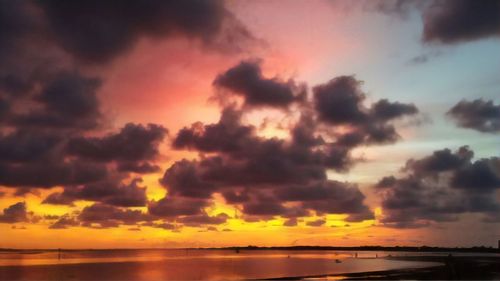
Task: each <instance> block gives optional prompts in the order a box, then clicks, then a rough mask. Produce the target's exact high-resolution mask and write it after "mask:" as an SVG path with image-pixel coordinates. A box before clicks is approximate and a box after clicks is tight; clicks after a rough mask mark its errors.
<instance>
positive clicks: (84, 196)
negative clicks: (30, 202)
mask: <svg viewBox="0 0 500 281" xmlns="http://www.w3.org/2000/svg"><path fill="white" fill-rule="evenodd" d="M141 181H142V180H141V179H134V180H132V181H131V183H130V184H128V185H125V184H123V183H121V182H119V181H117V180H111V179H108V180H105V181H101V182H95V183H89V184H86V185H81V186H68V187H65V189H64V191H63V192H57V193H52V194H50V195H49V196H48V197H47V198H45V200H44V201H43V203H46V204H58V205H61V204H62V205H71V204H73V202H74V201H77V200H87V201H96V202H102V203H106V204H109V205H113V206H119V207H141V206H145V205H146V202H147V197H146V187H140V186H139V183H140V182H141Z"/></svg>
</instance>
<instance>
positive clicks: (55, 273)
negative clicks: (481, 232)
mask: <svg viewBox="0 0 500 281" xmlns="http://www.w3.org/2000/svg"><path fill="white" fill-rule="evenodd" d="M354 255H355V253H353V252H346V251H337V252H335V251H275V250H258V251H256V250H254V251H245V250H242V251H241V252H240V253H236V252H234V251H231V250H101V251H62V252H61V259H59V258H58V252H57V251H46V252H35V251H34V252H0V279H2V280H4V279H31V280H33V279H37V280H48V279H72V280H90V279H92V280H96V279H101V280H102V279H113V280H117V279H120V280H159V279H176V280H181V279H184V280H186V279H189V280H195V279H252V278H272V277H287V276H314V275H323V274H338V273H348V272H359V271H377V270H389V269H397V268H409V267H411V268H416V267H426V266H432V265H435V264H434V263H428V262H410V261H395V260H386V259H383V258H380V257H385V256H388V255H392V256H397V255H405V253H402V252H396V253H390V252H357V256H358V258H353V256H354ZM412 255H414V253H412ZM377 256H378V257H379V258H375V257H377ZM335 260H338V261H337V262H336V261H335Z"/></svg>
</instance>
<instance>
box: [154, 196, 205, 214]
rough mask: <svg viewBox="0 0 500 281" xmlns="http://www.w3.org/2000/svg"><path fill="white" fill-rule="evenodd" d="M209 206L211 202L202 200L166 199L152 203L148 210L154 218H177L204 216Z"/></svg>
mask: <svg viewBox="0 0 500 281" xmlns="http://www.w3.org/2000/svg"><path fill="white" fill-rule="evenodd" d="M209 205H210V202H209V201H207V200H202V199H190V198H173V197H165V198H163V199H160V200H158V201H151V202H150V203H149V205H148V210H149V213H150V214H152V215H154V216H158V217H163V218H175V217H179V216H194V215H202V214H204V211H203V208H205V207H207V206H209Z"/></svg>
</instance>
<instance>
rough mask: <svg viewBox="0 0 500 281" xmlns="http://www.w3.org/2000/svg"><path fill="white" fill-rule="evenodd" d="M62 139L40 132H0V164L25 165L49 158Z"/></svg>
mask: <svg viewBox="0 0 500 281" xmlns="http://www.w3.org/2000/svg"><path fill="white" fill-rule="evenodd" d="M61 141H62V137H61V136H58V135H54V134H50V133H45V132H42V131H33V130H17V131H14V132H12V133H10V134H2V132H0V163H2V162H3V163H5V162H13V163H25V162H32V161H35V160H37V159H41V158H46V157H49V156H50V154H51V153H52V151H53V150H54V149H56V146H57V145H59V144H60V142H61Z"/></svg>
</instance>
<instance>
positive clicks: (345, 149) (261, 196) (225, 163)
mask: <svg viewBox="0 0 500 281" xmlns="http://www.w3.org/2000/svg"><path fill="white" fill-rule="evenodd" d="M214 84H215V85H216V86H217V87H225V88H227V89H230V90H232V91H235V92H237V94H239V95H241V96H243V97H244V101H245V103H244V104H243V105H242V106H241V107H240V108H238V107H237V106H236V105H231V106H226V107H224V108H223V109H222V113H221V117H220V119H219V121H218V122H217V123H215V124H208V125H204V124H202V123H201V122H198V123H195V124H193V125H192V126H191V127H185V128H182V129H181V130H180V131H179V132H178V134H177V136H176V137H175V138H174V140H173V147H174V148H176V149H188V150H192V151H198V152H200V153H201V155H200V158H199V159H197V160H185V159H184V160H180V161H177V162H176V163H174V164H173V165H172V166H171V167H170V168H168V169H167V170H166V171H165V174H164V176H163V178H162V179H160V183H161V184H162V185H163V186H164V187H165V188H166V189H167V190H168V197H167V198H165V199H162V200H161V201H159V202H155V203H153V204H151V205H150V207H149V209H150V212H151V213H153V214H154V213H155V212H156V213H157V214H160V213H166V214H170V213H173V214H177V211H178V210H181V209H182V208H180V206H175V204H174V203H173V202H176V200H181V201H182V200H195V202H198V203H200V205H199V206H200V207H201V208H202V207H205V206H207V204H208V202H210V201H211V200H213V198H214V194H217V193H218V194H221V195H222V196H223V197H224V199H225V201H226V203H228V204H231V205H235V206H236V207H237V208H239V209H240V210H241V212H242V216H243V218H244V219H245V220H248V221H255V220H260V219H270V218H273V217H283V218H287V219H293V218H298V217H305V216H309V215H311V214H317V215H324V214H346V215H347V217H346V220H347V221H362V220H369V219H373V218H374V216H373V213H372V212H371V210H370V209H369V208H368V207H367V206H366V205H365V203H364V199H365V196H364V195H363V194H362V193H361V192H360V190H359V189H358V187H357V186H356V185H355V184H350V183H341V182H336V181H330V180H328V179H327V176H326V172H327V170H329V169H332V170H336V171H338V172H345V171H348V170H349V169H350V168H351V167H352V166H353V165H354V163H355V160H354V159H352V158H351V150H352V149H353V148H355V147H358V146H360V145H368V144H375V143H386V142H393V141H396V140H397V139H398V138H399V135H398V134H397V132H396V129H395V127H394V125H393V124H392V123H390V122H392V121H394V120H396V119H399V118H402V117H405V116H411V115H415V114H417V113H418V109H417V108H416V107H415V106H414V105H412V104H403V103H399V102H394V103H393V102H389V101H387V100H385V99H383V100H380V101H378V102H376V103H375V104H373V105H372V107H370V108H365V107H364V106H363V102H364V100H365V98H366V97H365V94H364V93H363V92H362V91H361V89H360V84H361V82H360V81H358V80H356V79H355V78H354V77H352V76H341V77H337V78H334V79H332V80H331V81H330V82H328V83H327V84H324V85H319V86H316V87H314V88H313V94H314V99H313V100H312V101H311V100H308V99H307V98H306V95H303V96H298V95H296V94H294V91H293V89H292V88H291V87H290V84H285V83H283V82H281V81H279V80H277V79H265V78H263V77H262V75H261V73H260V69H259V65H258V64H256V63H250V62H242V63H241V64H240V65H238V66H236V67H234V68H232V69H230V70H228V71H227V72H226V73H224V74H221V75H219V76H218V77H217V79H216V80H215V82H214ZM264 94H265V95H264ZM275 94H279V97H277V96H273V95H275ZM285 97H286V98H285ZM298 98H300V102H301V107H299V110H300V111H299V113H300V117H298V119H297V120H296V121H294V122H293V124H291V125H290V126H289V127H288V128H286V129H287V130H288V133H289V135H290V137H289V138H284V139H280V138H276V137H271V138H265V137H262V136H259V135H258V129H257V128H256V127H254V126H252V125H246V124H244V123H243V115H244V114H246V113H247V108H248V107H247V106H248V105H251V106H253V107H257V106H275V107H281V108H290V106H291V104H292V103H293V102H294V101H295V100H297V99H298ZM285 114H286V113H285ZM345 125H347V126H351V127H352V128H351V130H350V131H347V132H342V133H338V132H337V129H338V127H339V126H345ZM162 206H164V210H163V211H161V212H158V211H157V210H156V209H160V208H161V207H162ZM193 206H198V205H193ZM188 211H189V212H188ZM182 212H183V213H185V215H189V216H192V215H194V212H199V208H195V209H194V210H192V209H191V208H189V210H182ZM293 222H295V223H296V220H295V221H294V220H291V221H290V224H292V223H293Z"/></svg>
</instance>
